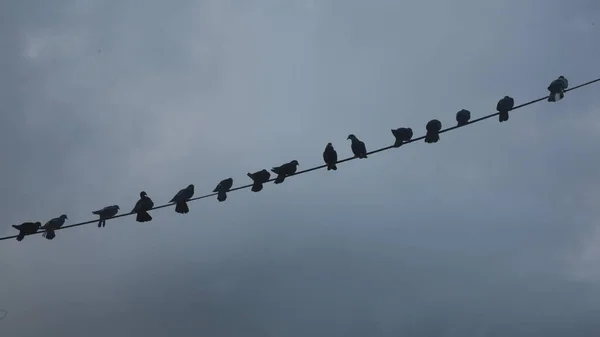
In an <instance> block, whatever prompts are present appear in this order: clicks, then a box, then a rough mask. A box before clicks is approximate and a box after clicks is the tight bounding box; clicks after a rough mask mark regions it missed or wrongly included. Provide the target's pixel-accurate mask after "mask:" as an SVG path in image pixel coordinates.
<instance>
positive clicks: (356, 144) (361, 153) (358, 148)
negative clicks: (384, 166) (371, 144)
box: [346, 134, 367, 158]
mask: <svg viewBox="0 0 600 337" xmlns="http://www.w3.org/2000/svg"><path fill="white" fill-rule="evenodd" d="M346 139H350V141H351V142H352V144H351V145H350V147H351V148H352V153H354V156H355V157H358V158H367V148H366V146H365V143H364V142H362V141H360V140H359V139H358V138H356V136H355V135H352V134H351V135H348V138H346Z"/></svg>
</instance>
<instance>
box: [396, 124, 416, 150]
mask: <svg viewBox="0 0 600 337" xmlns="http://www.w3.org/2000/svg"><path fill="white" fill-rule="evenodd" d="M392 135H394V138H396V141H395V142H394V147H400V146H401V145H402V144H403V143H404V142H408V141H409V140H411V139H412V136H413V130H412V129H411V128H398V129H396V130H394V129H392Z"/></svg>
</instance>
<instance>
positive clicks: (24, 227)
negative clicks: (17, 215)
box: [12, 222, 42, 241]
mask: <svg viewBox="0 0 600 337" xmlns="http://www.w3.org/2000/svg"><path fill="white" fill-rule="evenodd" d="M12 226H13V228H14V229H16V230H18V231H19V235H17V241H23V239H24V238H25V236H26V235H31V234H35V233H37V231H38V230H39V229H40V227H42V223H41V222H23V223H22V224H20V225H12Z"/></svg>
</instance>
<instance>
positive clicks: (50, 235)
mask: <svg viewBox="0 0 600 337" xmlns="http://www.w3.org/2000/svg"><path fill="white" fill-rule="evenodd" d="M67 219H68V218H67V215H66V214H63V215H61V216H59V217H58V218H54V219H51V220H50V221H48V222H46V224H45V225H43V226H42V227H40V229H44V230H45V232H44V234H42V236H43V237H45V238H46V239H48V240H52V239H54V238H55V237H56V230H57V229H59V228H61V227H62V225H64V224H65V220H67Z"/></svg>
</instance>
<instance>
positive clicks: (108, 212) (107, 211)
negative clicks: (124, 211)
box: [92, 205, 120, 228]
mask: <svg viewBox="0 0 600 337" xmlns="http://www.w3.org/2000/svg"><path fill="white" fill-rule="evenodd" d="M119 209H120V208H119V206H118V205H112V206H106V207H104V208H102V209H99V210H97V211H93V212H92V214H96V215H97V216H99V217H100V220H98V228H100V227H104V226H106V219H110V218H112V217H113V216H115V215H117V213H119Z"/></svg>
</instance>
